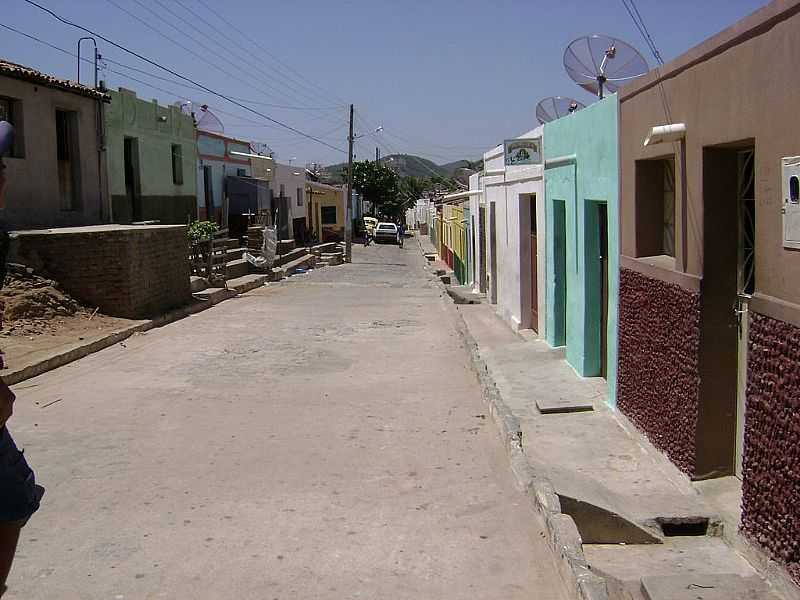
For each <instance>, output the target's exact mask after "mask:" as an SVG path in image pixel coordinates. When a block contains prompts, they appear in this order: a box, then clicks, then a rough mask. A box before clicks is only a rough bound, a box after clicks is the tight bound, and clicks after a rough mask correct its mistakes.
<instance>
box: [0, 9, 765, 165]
mask: <svg viewBox="0 0 800 600" xmlns="http://www.w3.org/2000/svg"><path fill="white" fill-rule="evenodd" d="M37 1H38V2H39V3H40V4H42V5H44V6H47V7H48V8H50V9H52V10H53V11H55V12H57V13H59V14H60V15H62V16H64V17H66V18H68V19H70V20H72V21H74V22H78V23H80V24H82V25H84V26H86V27H88V28H90V29H93V30H95V31H97V32H98V33H101V34H103V35H104V36H106V37H108V38H110V39H112V40H114V41H116V42H118V43H120V44H122V45H124V46H127V47H129V48H131V49H133V50H136V51H138V52H139V53H140V54H143V55H145V56H147V57H149V58H152V59H154V60H156V61H157V62H159V63H161V64H163V65H165V66H168V67H170V68H172V69H173V70H175V71H177V72H180V73H181V74H184V75H186V76H188V77H191V78H193V79H195V80H196V81H199V82H200V83H202V84H204V85H205V86H207V87H209V88H213V89H214V90H217V91H221V92H223V93H224V94H226V95H228V96H232V97H236V98H242V99H245V100H248V101H257V102H260V103H265V104H273V105H279V106H280V108H279V107H274V106H265V105H263V104H260V105H258V106H256V105H255V104H252V107H253V108H256V109H257V110H259V111H260V112H263V113H264V114H267V115H269V116H271V117H273V118H275V119H277V120H280V121H282V122H284V123H286V124H289V125H291V126H293V127H295V128H297V129H300V130H302V131H304V132H306V133H309V134H312V135H314V136H316V137H319V138H321V139H322V140H324V141H325V142H327V143H328V144H330V145H331V146H334V147H337V148H341V149H346V144H347V142H346V136H347V130H346V125H347V123H346V121H347V108H346V104H347V103H349V102H353V103H354V104H355V105H356V113H357V116H358V117H359V119H358V121H357V125H356V132H357V133H364V134H365V135H364V136H363V137H361V138H360V139H359V140H358V141H357V143H356V154H357V156H358V157H360V158H368V157H371V156H374V152H375V146H376V145H380V146H382V150H381V151H382V153H383V154H384V155H385V154H388V153H393V152H408V153H415V154H420V155H423V156H426V157H428V158H430V159H432V160H434V162H437V163H443V162H447V161H449V160H455V159H459V158H464V157H468V158H477V157H478V156H480V154H481V152H482V151H483V150H485V149H488V148H489V147H491V146H493V145H495V144H496V143H498V142H500V141H502V140H503V139H504V138H507V137H511V136H514V135H519V134H520V133H523V132H525V131H527V130H529V129H531V128H533V127H535V126H536V125H537V124H538V123H537V121H536V118H535V115H534V108H535V106H536V103H537V102H538V101H539V100H540V99H541V98H543V97H546V96H552V95H563V96H573V97H575V98H577V99H580V100H582V101H584V102H591V100H592V98H591V96H589V95H588V94H586V93H585V92H583V91H582V90H581V89H580V88H578V87H577V86H576V85H575V84H574V83H572V81H571V80H570V79H569V78H568V77H567V75H566V73H565V72H564V69H563V67H562V64H561V61H562V56H563V52H564V48H565V46H566V45H567V44H568V43H569V42H570V41H571V40H572V39H574V38H576V37H578V36H581V35H585V34H588V33H606V34H609V35H614V36H617V37H619V38H621V39H624V40H626V41H628V42H629V43H631V44H633V45H634V46H636V47H637V48H639V50H640V51H642V53H643V54H644V55H645V57H646V58H647V60H648V62H649V64H650V65H651V66H653V65H654V64H655V63H654V60H653V58H652V56H650V54H649V53H647V52H646V46H645V44H644V42H643V40H642V39H641V36H640V34H639V32H638V31H637V30H636V28H635V26H634V24H633V22H632V21H631V19H630V17H629V16H628V14H627V12H626V11H625V8H624V6H623V4H622V1H621V0H598V1H592V2H590V1H588V0H554V1H551V2H542V1H539V0H527V1H519V0H518V1H512V0H495V1H494V2H485V1H484V2H477V1H475V0H461V1H455V0H427V1H423V0H406V1H405V2H403V3H399V2H388V1H384V0H370V1H363V0H352V1H339V2H331V1H330V0H327V1H324V0H306V1H304V2H292V1H288V0H283V1H280V2H275V1H268V0H225V1H224V2H222V1H221V0H37ZM204 2H205V3H206V4H207V5H208V6H209V7H210V8H211V9H213V11H211V10H209V8H207V7H206V6H204V5H203V3H204ZM2 4H3V8H4V10H2V11H0V23H2V24H4V25H8V26H11V27H14V28H16V29H19V30H21V31H24V32H25V33H28V34H31V35H35V36H37V37H39V38H41V39H43V40H46V41H47V42H49V43H51V44H54V45H56V46H59V47H61V48H64V49H67V50H69V51H70V52H74V48H75V44H76V41H77V39H78V37H80V35H81V34H80V32H78V30H76V29H73V28H71V27H68V26H66V25H63V24H61V23H59V22H57V21H55V20H54V19H53V18H52V17H50V16H48V15H46V14H45V13H43V12H41V11H40V10H38V9H36V8H34V7H32V6H30V5H28V4H27V3H26V2H24V0H2ZM115 4H116V6H115ZM762 4H763V3H762V2H757V1H753V0H702V1H697V0H692V1H687V0H637V5H638V7H639V11H640V12H641V14H642V16H643V18H644V19H645V22H646V23H647V25H648V27H649V29H650V33H651V35H652V36H653V38H654V39H655V42H656V44H657V45H658V47H659V49H660V50H661V54H662V56H663V57H664V59H665V60H667V61H669V60H670V59H672V58H674V57H675V56H677V55H679V54H681V53H682V52H684V51H686V50H687V49H689V48H691V47H692V46H694V45H696V44H698V43H699V42H701V41H702V40H704V39H705V38H707V37H709V36H711V35H713V34H714V33H717V32H718V31H720V30H722V29H724V28H725V27H727V26H729V25H730V24H732V23H733V22H734V21H736V20H737V19H739V18H741V17H743V16H745V15H747V14H749V13H751V12H753V11H754V10H756V9H758V8H759V7H760V6H761V5H762ZM119 7H122V8H124V9H125V10H127V11H129V12H130V13H133V14H134V15H136V16H137V17H139V19H140V20H141V21H139V20H136V19H135V18H134V17H132V16H130V15H128V14H126V13H125V12H124V11H123V10H121V9H120V8H119ZM190 11H193V12H194V13H195V14H196V15H197V16H195V15H193V14H191V12H190ZM214 11H215V12H216V13H217V14H219V15H221V16H222V17H224V18H225V19H226V20H227V21H228V22H229V23H230V24H231V25H233V26H234V28H231V27H229V26H228V25H226V24H225V23H224V22H223V21H222V20H221V19H220V18H219V17H218V16H217V14H214ZM142 21H144V23H147V24H148V25H149V26H150V27H153V28H156V29H158V30H160V31H161V32H163V33H164V34H166V35H167V36H169V37H170V38H172V39H173V40H174V41H175V42H178V44H179V45H176V44H175V43H173V42H171V41H169V40H167V39H165V38H164V37H162V36H161V35H159V34H158V33H156V32H154V31H153V30H152V29H151V28H149V27H148V26H147V25H145V24H144V23H142ZM212 26H213V27H214V29H212ZM191 38H194V39H191ZM86 48H87V52H88V46H87V47H86ZM100 52H101V53H102V54H103V55H104V56H105V57H107V58H109V59H112V60H115V61H118V62H120V63H123V64H125V65H128V66H133V67H136V68H139V69H143V70H145V71H148V72H153V73H157V74H158V75H159V76H161V77H166V78H168V79H175V77H174V76H172V75H168V74H166V73H163V72H159V71H158V70H157V69H155V68H154V67H152V66H150V65H147V64H145V63H142V62H140V61H138V60H137V59H136V58H134V57H132V56H130V55H127V54H125V53H124V52H122V51H120V50H118V49H116V48H114V47H112V46H109V45H108V44H106V43H104V42H102V41H101V42H100ZM0 57H3V58H6V59H8V60H11V61H14V62H19V63H23V64H26V65H29V66H32V67H35V68H37V69H40V70H42V71H46V72H49V73H53V74H55V75H57V76H61V77H68V78H71V79H74V78H75V72H76V59H75V58H74V57H70V56H68V55H65V54H62V53H60V52H58V51H56V50H53V49H51V48H48V47H46V46H43V45H40V44H37V43H36V42H34V41H31V40H30V39H27V38H24V37H21V36H19V35H17V34H16V33H13V32H10V31H8V30H6V29H2V28H0ZM276 59H277V60H276ZM108 67H109V68H111V69H114V70H116V71H118V72H119V73H123V72H124V73H125V74H126V75H125V76H123V75H120V74H119V73H111V72H108V71H105V72H104V73H103V74H102V75H101V77H103V78H105V79H106V80H107V81H108V83H109V86H110V87H113V88H116V87H119V86H125V87H128V88H131V89H134V90H136V91H137V93H138V94H139V96H140V97H145V98H157V99H158V100H159V101H161V102H163V103H171V102H174V101H176V100H177V99H179V98H188V99H191V100H193V101H196V102H198V103H206V104H208V105H209V106H210V107H211V110H212V111H216V114H217V116H218V117H220V119H221V120H222V121H223V123H224V124H225V130H226V133H229V134H231V135H236V136H239V137H242V138H244V139H247V140H253V141H261V142H265V143H267V144H268V145H269V146H270V147H271V148H272V149H273V150H274V151H275V153H276V156H277V157H278V159H279V160H281V161H286V160H288V159H290V158H295V157H296V163H300V164H302V163H307V162H320V163H322V164H329V163H332V162H339V161H341V160H344V159H346V154H344V153H341V152H338V151H337V150H334V149H332V148H330V147H327V146H324V145H322V144H319V143H317V142H314V141H311V140H308V139H305V138H302V137H300V136H298V135H297V134H295V133H293V132H291V131H287V130H285V129H282V128H280V127H278V126H275V125H274V124H269V123H267V122H266V121H264V119H262V118H261V117H258V116H256V115H253V114H249V113H247V112H246V111H245V110H243V109H241V108H238V107H236V106H233V105H231V104H229V103H227V102H226V101H224V100H222V99H220V98H218V97H215V96H212V95H211V94H208V93H206V92H203V91H200V90H197V89H188V88H185V87H181V86H179V85H177V84H175V83H173V82H166V81H161V80H154V79H153V78H151V77H149V76H147V75H143V74H141V73H137V72H133V71H128V70H127V69H125V68H124V67H119V66H117V65H114V64H109V65H108ZM82 71H83V73H86V74H87V75H88V74H89V71H90V67H89V66H88V65H87V66H86V69H85V70H82ZM129 76H133V77H136V78H137V79H140V80H141V81H143V82H145V81H146V82H148V83H149V84H152V85H153V86H157V87H159V88H162V89H161V90H157V89H153V88H151V87H147V86H146V85H144V84H143V83H140V82H136V81H132V80H131V79H130V78H129ZM0 91H1V90H0ZM284 107H291V108H284ZM378 125H382V126H383V128H384V131H383V132H382V133H378V134H374V136H370V135H366V134H367V133H369V132H370V131H371V130H372V129H374V128H375V127H377V126H378Z"/></svg>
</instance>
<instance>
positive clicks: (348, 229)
mask: <svg viewBox="0 0 800 600" xmlns="http://www.w3.org/2000/svg"><path fill="white" fill-rule="evenodd" d="M353 139H354V138H353V105H352V104H351V105H350V133H349V135H348V136H347V198H346V199H345V204H344V259H345V261H346V262H350V261H351V259H352V257H353V239H352V238H353V220H352V219H351V218H350V204H351V202H352V200H353Z"/></svg>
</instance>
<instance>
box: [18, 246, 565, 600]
mask: <svg viewBox="0 0 800 600" xmlns="http://www.w3.org/2000/svg"><path fill="white" fill-rule="evenodd" d="M423 263H424V260H423V259H422V257H421V256H420V253H419V249H418V247H417V244H416V243H415V242H414V241H413V240H410V241H409V243H407V244H406V246H405V248H403V249H400V248H397V247H394V246H370V247H368V248H361V247H358V248H356V249H355V253H354V263H353V264H351V265H344V266H341V267H333V268H328V269H321V270H319V271H314V272H312V273H310V274H308V275H303V276H298V277H294V278H292V279H290V280H288V281H286V282H283V283H281V284H278V285H273V286H270V287H266V288H262V289H260V290H257V291H255V292H252V293H250V294H248V295H246V296H243V297H239V298H237V299H234V300H230V301H228V302H224V303H222V304H220V305H218V306H216V307H214V308H213V309H211V310H208V311H205V312H203V313H200V314H197V315H195V316H192V317H190V318H188V319H185V320H182V321H180V322H177V323H174V324H172V325H169V326H167V327H164V328H162V329H159V330H154V331H151V332H149V333H147V334H145V335H140V336H136V337H134V338H131V339H130V340H129V341H128V342H126V343H125V345H124V346H123V345H122V344H120V345H117V346H115V347H113V348H109V349H108V350H105V351H103V352H101V353H98V354H95V355H92V356H90V357H88V358H86V359H83V360H81V361H80V362H78V363H74V364H72V365H69V366H67V367H64V368H62V369H59V370H58V371H55V372H52V373H49V374H46V375H43V376H41V377H39V378H37V379H34V380H29V381H27V382H25V383H22V384H20V385H19V386H17V388H16V391H17V394H18V396H19V400H18V403H17V404H18V406H17V414H16V415H15V417H14V419H13V421H12V422H11V429H12V431H13V432H14V434H15V436H16V437H17V439H18V442H19V443H20V444H21V445H24V446H25V447H26V451H27V456H28V457H29V459H30V460H31V462H32V463H33V465H34V466H36V467H37V470H38V473H39V478H40V480H41V482H42V483H43V484H44V485H45V486H46V487H47V495H46V497H45V502H44V504H43V506H42V509H41V511H40V512H39V513H38V514H37V515H36V516H35V518H34V519H33V520H32V522H31V524H30V525H29V526H28V527H27V528H26V529H25V531H24V533H23V538H22V542H21V548H20V553H19V556H18V562H17V564H16V565H15V568H14V571H13V572H12V576H11V580H10V582H9V584H10V588H11V589H10V593H9V595H8V597H9V598H12V599H22V598H24V599H26V600H30V599H45V598H46V599H48V600H52V599H61V598H70V599H71V598H81V599H84V598H98V599H100V598H103V599H113V600H122V599H127V598H130V599H139V598H181V599H182V598H193V599H194V598H246V599H250V598H253V599H267V600H271V599H273V598H278V599H281V600H283V599H306V598H315V599H316V598H329V599H336V600H339V599H342V598H368V599H378V598H392V599H398V598H413V599H415V600H421V599H444V598H446V599H465V600H467V599H469V600H476V599H484V598H485V599H490V598H491V599H496V598H503V599H516V598H526V599H529V598H537V599H539V600H547V599H551V598H553V599H555V598H558V599H561V598H565V597H566V594H565V592H564V587H563V584H562V582H561V581H560V579H559V577H558V575H557V573H556V566H555V561H554V558H553V557H552V556H551V554H550V552H549V550H548V549H547V546H546V543H545V541H544V534H543V528H542V525H541V522H540V521H539V520H538V517H537V516H536V515H535V514H534V513H533V511H532V510H531V509H530V508H529V506H528V504H527V502H526V501H525V499H524V497H523V496H522V495H521V494H520V493H519V492H517V491H516V490H515V489H514V488H513V484H512V479H511V475H510V473H509V469H508V462H507V460H506V457H505V454H504V451H503V449H502V447H501V444H500V441H499V439H498V436H497V433H496V430H495V428H494V425H493V424H492V423H491V421H490V420H489V419H487V418H484V412H485V409H484V407H483V404H482V401H481V398H480V392H479V388H478V385H477V383H476V381H475V379H474V377H473V376H472V374H471V373H470V371H469V369H468V366H467V358H466V354H465V352H464V350H463V349H462V347H461V345H460V342H459V338H458V336H457V334H456V333H455V331H454V329H453V326H452V321H451V320H450V316H449V315H450V313H449V312H448V311H447V310H446V309H445V307H444V304H443V303H442V301H441V300H440V295H439V291H438V289H437V288H436V287H435V286H434V285H433V284H432V282H431V281H430V279H429V278H428V276H427V274H426V272H425V271H424V270H423ZM54 400H60V401H59V402H57V403H55V404H52V405H50V406H48V407H46V408H45V407H44V405H45V404H46V403H49V402H52V401H54Z"/></svg>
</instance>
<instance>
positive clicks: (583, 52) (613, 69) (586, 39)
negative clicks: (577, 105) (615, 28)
mask: <svg viewBox="0 0 800 600" xmlns="http://www.w3.org/2000/svg"><path fill="white" fill-rule="evenodd" d="M564 68H565V69H566V70H567V73H568V74H569V76H570V77H571V78H572V80H573V81H574V82H575V83H577V84H578V85H579V86H581V87H582V88H583V89H585V90H586V91H587V92H589V93H590V94H595V95H596V96H597V97H599V98H602V97H603V92H605V91H609V92H612V93H613V92H616V91H617V90H618V89H619V88H620V87H621V86H623V85H624V84H626V83H628V82H629V81H631V80H632V79H636V78H637V77H640V76H642V75H644V74H645V73H647V71H649V70H650V67H648V66H647V61H646V60H645V59H644V57H643V56H642V55H641V54H640V53H639V51H638V50H637V49H636V48H634V47H633V46H631V45H630V44H626V43H625V42H623V41H622V40H618V39H616V38H612V37H609V36H607V35H585V36H583V37H580V38H578V39H577V40H573V41H572V42H570V44H569V46H567V49H566V50H565V51H564Z"/></svg>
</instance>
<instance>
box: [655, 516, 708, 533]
mask: <svg viewBox="0 0 800 600" xmlns="http://www.w3.org/2000/svg"><path fill="white" fill-rule="evenodd" d="M656 523H658V524H659V525H660V526H661V532H662V533H663V534H664V537H680V536H697V535H707V534H708V518H707V517H658V518H657V519H656Z"/></svg>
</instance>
